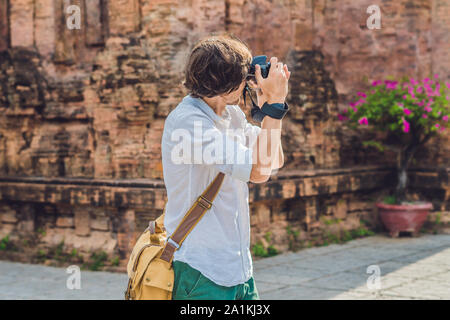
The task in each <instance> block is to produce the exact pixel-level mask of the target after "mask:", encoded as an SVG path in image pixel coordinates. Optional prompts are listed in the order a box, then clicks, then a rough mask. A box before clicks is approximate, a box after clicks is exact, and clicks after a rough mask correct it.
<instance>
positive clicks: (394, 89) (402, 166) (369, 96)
mask: <svg viewBox="0 0 450 320" xmlns="http://www.w3.org/2000/svg"><path fill="white" fill-rule="evenodd" d="M438 78H439V77H438V75H435V76H434V79H430V78H425V79H423V80H421V81H418V80H416V79H413V78H410V79H402V80H401V81H394V80H384V81H381V80H375V81H373V82H372V83H371V87H370V89H369V91H368V92H358V93H357V98H356V99H357V100H356V101H354V102H351V103H350V105H349V107H348V108H347V109H345V110H344V112H343V113H342V114H338V119H339V120H340V121H342V122H343V123H345V124H346V125H348V126H349V127H351V128H352V129H358V127H361V126H372V127H373V128H374V129H375V130H379V131H383V132H389V133H390V134H391V135H393V136H397V137H399V139H398V142H399V144H400V145H399V146H398V147H397V148H395V147H393V146H388V145H386V144H384V143H382V142H380V141H366V142H365V145H372V146H375V147H377V148H378V149H379V150H381V151H383V150H384V148H385V147H388V148H390V149H393V150H395V151H397V153H398V157H399V158H398V169H399V185H398V186H397V190H396V196H397V202H398V203H400V202H401V201H403V200H404V198H405V189H406V170H407V167H408V164H409V161H410V160H411V158H412V157H413V155H414V152H415V151H416V150H417V148H418V147H419V146H420V145H422V144H424V143H425V142H426V141H428V140H429V139H430V138H431V137H432V136H434V135H436V134H437V133H440V132H443V131H445V130H447V129H448V128H450V120H449V117H450V108H449V105H450V82H445V84H441V83H440V82H439V80H438ZM404 138H409V139H404ZM404 141H408V142H407V143H405V142H404Z"/></svg>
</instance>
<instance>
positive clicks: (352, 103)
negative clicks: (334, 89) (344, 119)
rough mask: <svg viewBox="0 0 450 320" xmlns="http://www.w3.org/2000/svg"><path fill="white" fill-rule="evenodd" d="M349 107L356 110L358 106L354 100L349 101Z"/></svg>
mask: <svg viewBox="0 0 450 320" xmlns="http://www.w3.org/2000/svg"><path fill="white" fill-rule="evenodd" d="M350 107H351V108H352V109H353V111H355V112H357V111H358V108H357V107H356V103H355V102H350Z"/></svg>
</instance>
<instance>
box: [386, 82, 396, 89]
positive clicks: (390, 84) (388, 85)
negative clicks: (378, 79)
mask: <svg viewBox="0 0 450 320" xmlns="http://www.w3.org/2000/svg"><path fill="white" fill-rule="evenodd" d="M384 84H385V85H386V88H387V89H392V90H395V89H396V88H397V84H398V82H397V81H390V80H385V81H384Z"/></svg>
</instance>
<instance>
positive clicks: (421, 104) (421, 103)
mask: <svg viewBox="0 0 450 320" xmlns="http://www.w3.org/2000/svg"><path fill="white" fill-rule="evenodd" d="M424 104H425V100H422V101H421V102H417V105H418V106H419V107H422V106H423V105H424Z"/></svg>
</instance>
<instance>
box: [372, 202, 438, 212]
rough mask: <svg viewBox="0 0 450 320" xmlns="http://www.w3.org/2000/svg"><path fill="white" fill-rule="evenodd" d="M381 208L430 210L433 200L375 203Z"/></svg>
mask: <svg viewBox="0 0 450 320" xmlns="http://www.w3.org/2000/svg"><path fill="white" fill-rule="evenodd" d="M375 205H376V206H377V207H378V208H380V209H385V210H411V211H413V210H430V209H431V208H433V204H432V203H431V202H426V201H422V202H420V203H414V204H387V203H382V202H378V203H376V204H375Z"/></svg>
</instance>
